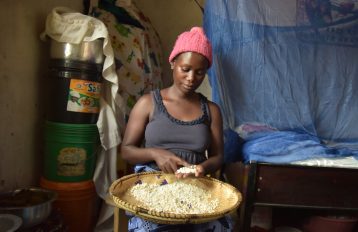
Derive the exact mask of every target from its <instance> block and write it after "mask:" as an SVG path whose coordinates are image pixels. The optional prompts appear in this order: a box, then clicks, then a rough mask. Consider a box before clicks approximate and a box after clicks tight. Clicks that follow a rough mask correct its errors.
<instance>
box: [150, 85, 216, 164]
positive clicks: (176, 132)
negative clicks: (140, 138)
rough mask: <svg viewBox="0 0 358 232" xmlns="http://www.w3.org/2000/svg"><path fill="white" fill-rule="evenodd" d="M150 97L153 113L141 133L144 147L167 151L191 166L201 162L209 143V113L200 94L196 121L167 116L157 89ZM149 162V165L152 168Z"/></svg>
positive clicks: (205, 102) (204, 157) (205, 100)
mask: <svg viewBox="0 0 358 232" xmlns="http://www.w3.org/2000/svg"><path fill="white" fill-rule="evenodd" d="M151 94H152V98H153V104H154V111H153V115H152V118H151V120H150V121H149V123H148V125H147V127H146V130H145V146H146V147H155V148H162V149H166V150H170V151H172V152H173V153H174V154H176V155H177V156H179V157H181V158H183V159H184V160H186V161H187V162H189V163H191V164H199V163H201V162H203V161H205V160H206V156H205V151H206V150H207V148H208V147H209V144H210V111H209V108H208V103H207V99H206V97H204V96H203V95H202V94H200V99H201V100H200V102H201V103H200V104H201V111H202V115H201V116H200V117H199V118H197V119H195V120H193V121H181V120H178V119H176V118H174V117H172V116H171V115H170V114H169V113H168V111H167V109H166V108H165V106H164V104H163V100H162V96H161V95H160V90H159V89H156V90H154V91H152V92H151ZM153 163H154V162H153ZM153 163H151V164H150V166H152V168H155V166H156V165H155V163H154V164H153ZM153 165H154V167H153ZM155 169H157V168H155Z"/></svg>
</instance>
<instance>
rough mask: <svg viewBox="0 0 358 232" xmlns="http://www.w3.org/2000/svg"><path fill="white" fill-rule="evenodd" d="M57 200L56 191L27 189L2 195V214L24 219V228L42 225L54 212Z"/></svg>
mask: <svg viewBox="0 0 358 232" xmlns="http://www.w3.org/2000/svg"><path fill="white" fill-rule="evenodd" d="M56 198H57V193H56V192H54V191H50V190H46V189H42V188H26V189H17V190H14V191H10V192H6V193H0V213H6V214H13V215H16V216H19V217H21V218H22V228H30V227H33V226H35V225H38V224H40V223H42V222H43V221H45V220H46V218H48V216H49V215H50V213H51V210H52V202H53V201H54V200H55V199H56Z"/></svg>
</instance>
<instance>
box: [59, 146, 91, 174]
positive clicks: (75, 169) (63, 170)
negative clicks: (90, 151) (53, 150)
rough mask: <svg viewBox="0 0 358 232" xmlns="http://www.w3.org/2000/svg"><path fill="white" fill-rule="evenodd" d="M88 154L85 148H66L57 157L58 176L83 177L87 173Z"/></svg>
mask: <svg viewBox="0 0 358 232" xmlns="http://www.w3.org/2000/svg"><path fill="white" fill-rule="evenodd" d="M86 159H87V153H86V150H85V149H83V148H78V147H65V148H63V149H61V150H60V152H59V154H58V156H57V175H59V176H82V175H84V174H85V172H86Z"/></svg>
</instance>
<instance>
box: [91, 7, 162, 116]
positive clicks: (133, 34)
mask: <svg viewBox="0 0 358 232" xmlns="http://www.w3.org/2000/svg"><path fill="white" fill-rule="evenodd" d="M92 15H93V16H94V17H96V18H98V19H100V20H101V21H102V22H103V23H104V24H105V25H106V26H107V28H108V32H109V35H110V39H111V43H112V47H113V51H114V56H115V61H116V72H117V75H118V78H119V94H120V95H121V96H122V97H123V99H124V107H125V109H124V114H125V117H128V115H129V113H130V110H131V109H132V107H133V106H134V104H135V103H136V101H137V99H138V98H139V97H140V96H142V95H143V94H145V93H148V92H150V91H151V90H153V89H156V88H161V87H162V50H161V49H162V48H161V44H160V39H159V36H158V34H157V32H156V31H155V30H154V28H153V26H152V25H151V22H150V20H149V19H148V18H147V17H146V16H145V15H144V14H143V13H142V12H141V11H140V10H139V9H138V8H137V7H136V6H135V5H134V4H133V3H132V4H130V5H123V6H119V4H117V5H115V3H111V2H110V1H108V0H102V1H100V2H99V5H98V7H94V8H93V11H92Z"/></svg>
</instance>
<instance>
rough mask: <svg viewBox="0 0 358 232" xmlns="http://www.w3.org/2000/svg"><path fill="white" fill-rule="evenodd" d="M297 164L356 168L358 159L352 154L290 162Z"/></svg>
mask: <svg viewBox="0 0 358 232" xmlns="http://www.w3.org/2000/svg"><path fill="white" fill-rule="evenodd" d="M292 164H297V165H307V166H316V167H339V168H358V160H357V159H356V158H354V157H353V156H349V157H343V158H330V159H327V158H315V159H308V160H301V161H295V162H292Z"/></svg>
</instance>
